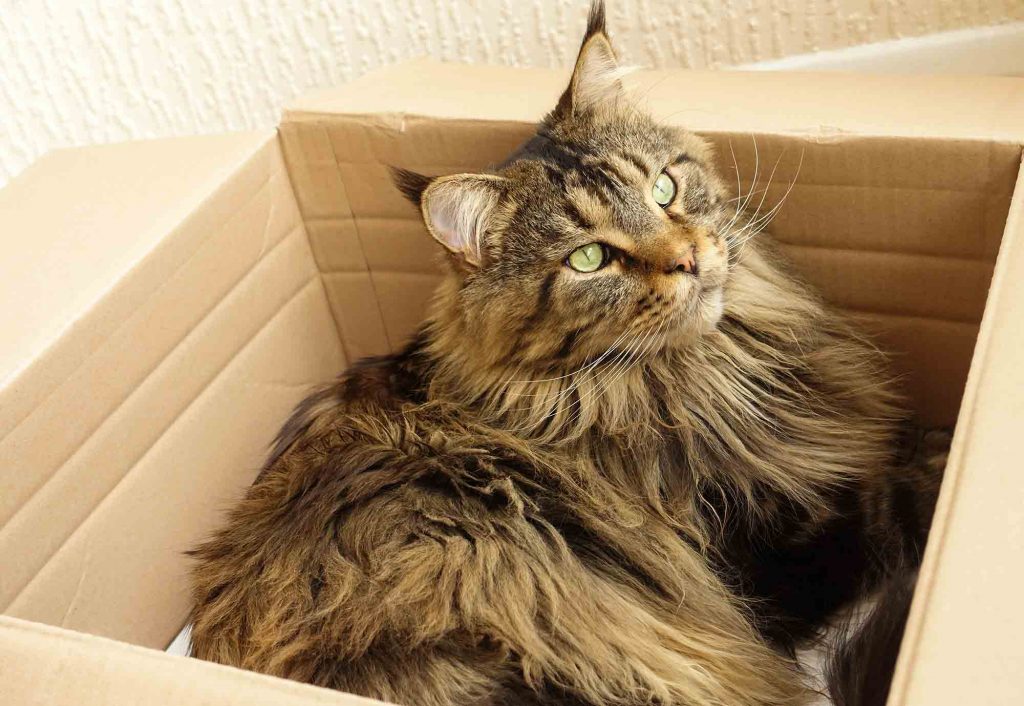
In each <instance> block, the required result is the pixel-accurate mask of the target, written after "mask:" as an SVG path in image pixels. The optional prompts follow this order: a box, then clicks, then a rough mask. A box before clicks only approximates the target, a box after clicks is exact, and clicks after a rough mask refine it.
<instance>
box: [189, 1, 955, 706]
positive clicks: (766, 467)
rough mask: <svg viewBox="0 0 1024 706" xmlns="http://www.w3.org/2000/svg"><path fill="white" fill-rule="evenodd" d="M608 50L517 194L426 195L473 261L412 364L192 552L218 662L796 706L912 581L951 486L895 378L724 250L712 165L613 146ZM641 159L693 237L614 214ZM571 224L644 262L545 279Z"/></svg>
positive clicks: (431, 212)
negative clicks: (941, 486)
mask: <svg viewBox="0 0 1024 706" xmlns="http://www.w3.org/2000/svg"><path fill="white" fill-rule="evenodd" d="M595 42H603V43H606V42H607V39H606V38H605V37H604V34H603V13H602V12H595V13H594V15H592V21H591V27H590V28H589V29H588V34H587V38H586V40H585V42H584V47H583V50H581V58H580V60H579V62H578V63H577V69H576V73H575V74H574V79H573V83H572V84H571V85H570V89H569V90H568V91H567V93H566V96H568V97H563V100H562V102H560V104H559V107H558V108H556V111H555V113H553V114H552V116H551V117H549V119H548V120H547V121H546V122H545V124H544V125H542V127H541V130H540V131H539V132H538V137H536V138H534V140H532V141H531V142H530V143H527V145H526V146H524V148H523V149H522V150H521V151H520V152H519V153H518V154H517V155H515V156H514V157H513V158H512V159H510V160H509V162H508V163H507V164H506V165H503V166H502V167H501V168H500V169H499V170H498V175H495V176H490V175H486V176H473V177H466V179H465V180H464V181H465V183H464V184H463V183H459V184H458V188H460V189H464V191H463V192H460V193H459V194H458V195H457V198H455V201H453V202H448V201H443V202H441V203H440V204H439V205H438V202H439V201H441V200H442V198H448V195H446V194H445V192H444V189H446V188H449V187H450V186H451V185H452V184H455V183H456V182H455V180H456V179H459V178H457V177H456V178H450V179H451V181H446V180H427V179H423V178H418V177H415V176H412V175H408V174H406V175H403V177H402V182H401V183H402V186H403V188H404V190H405V191H406V193H407V194H408V195H410V196H411V197H412V198H413V199H414V200H415V201H417V202H421V203H422V205H423V209H424V214H425V216H426V218H427V222H428V226H429V227H430V228H431V231H432V233H433V234H434V235H435V237H437V238H438V239H439V240H441V241H442V242H444V243H445V244H446V246H448V247H449V249H451V250H452V251H453V253H455V255H456V256H457V257H454V258H453V262H452V266H451V268H450V272H449V275H448V277H447V278H446V280H445V283H444V284H443V285H442V287H441V289H440V291H439V294H438V297H437V299H436V301H435V303H434V306H433V308H432V312H431V315H430V318H429V320H428V323H427V325H426V326H425V327H424V329H423V331H422V332H421V334H420V335H419V336H418V337H417V339H416V340H415V341H414V342H413V343H411V344H410V345H409V347H408V348H407V349H406V350H405V351H404V352H403V353H401V354H398V355H396V356H392V357H386V358H382V359H377V360H372V361H365V362H363V363H361V364H359V365H357V366H355V367H354V368H353V369H352V370H350V371H349V372H348V373H346V375H345V376H343V377H342V378H341V379H340V380H339V381H338V382H337V383H335V384H333V385H331V386H328V387H326V388H323V389H322V390H320V391H318V392H317V393H315V394H314V395H312V396H311V397H310V398H308V399H307V400H306V402H304V403H303V404H302V405H301V406H300V407H299V409H298V410H297V411H296V412H295V414H294V415H293V417H292V418H291V419H290V420H289V422H288V423H287V424H286V426H285V428H284V430H283V431H282V434H281V436H280V438H279V440H278V443H277V445H276V447H275V449H274V450H273V452H272V454H271V457H270V459H269V461H268V462H267V465H266V467H265V468H264V470H263V471H262V473H261V474H260V476H259V478H258V479H257V481H256V483H255V484H254V485H253V487H252V488H251V489H250V491H249V492H248V494H247V496H246V498H245V499H244V500H243V501H242V503H241V504H240V505H239V506H238V507H237V508H236V509H235V510H234V511H233V513H232V514H231V517H230V520H229V522H228V524H227V526H226V527H225V528H224V529H222V530H221V531H220V532H219V533H218V534H217V535H216V536H215V537H214V538H213V539H212V540H210V541H209V542H207V543H206V544H204V545H203V546H202V547H200V548H199V549H198V550H197V551H196V555H197V557H198V559H199V563H198V566H197V568H196V571H195V574H194V577H195V588H194V595H195V598H196V608H195V610H194V612H193V632H192V638H193V651H194V654H196V655H197V656H199V657H203V658H206V659H211V660H215V661H219V662H224V663H228V664H234V665H237V666H241V667H245V668H248V669H253V670H257V671H263V672H268V673H271V674H277V675H281V676H286V677H289V678H294V679H299V680H303V681H309V682H312V683H315V684H320V685H324V686H330V687H333V688H338V689H343V690H346V691H352V692H355V693H359V694H365V695H370V696H375V697H378V698H383V699H386V700H392V701H395V702H397V703H402V704H423V705H424V706H442V705H444V706H456V705H463V704H465V705H467V706H469V705H473V706H476V705H480V706H483V705H485V704H530V703H538V704H590V705H592V706H599V705H601V704H649V703H664V704H687V705H695V706H696V705H708V706H710V705H712V704H716V705H722V706H724V705H725V704H731V705H735V704H751V705H753V704H762V705H767V704H798V703H802V702H804V701H805V700H806V698H807V696H808V691H807V689H806V687H805V686H804V685H803V684H802V681H801V677H800V674H799V672H798V670H797V669H796V668H795V666H794V664H793V663H792V662H791V660H790V659H789V658H788V657H787V656H786V654H788V652H789V651H790V650H791V649H792V648H793V647H794V646H795V645H796V644H797V643H799V642H800V641H801V640H804V639H806V638H807V637H809V636H811V635H812V634H813V633H814V632H815V631H816V630H818V629H819V628H820V627H821V626H822V624H823V622H824V621H825V620H826V619H827V618H828V617H829V616H831V615H832V614H833V613H834V612H835V610H836V609H837V608H839V607H840V606H842V605H843V604H844V603H846V602H848V601H849V600H850V599H852V598H854V597H856V596H857V595H859V594H860V592H861V591H862V590H864V589H865V588H866V587H867V586H869V585H870V584H871V583H872V582H873V581H875V580H877V578H878V577H881V576H882V575H884V574H885V573H886V572H887V571H889V570H890V569H891V568H892V567H896V566H902V565H907V564H913V563H916V561H917V557H918V555H919V552H920V549H921V546H922V544H923V541H924V537H925V533H926V530H927V524H928V518H929V517H930V508H931V504H932V502H933V501H934V493H935V491H936V489H937V483H938V481H937V475H936V474H935V473H927V472H925V471H924V470H920V471H918V470H908V469H907V468H905V467H904V468H901V465H900V461H899V459H898V450H897V449H898V446H899V444H898V439H897V427H898V423H899V419H900V416H901V415H900V413H899V412H898V411H897V407H896V405H895V400H894V396H893V394H892V392H891V390H890V389H889V386H888V384H887V383H886V382H885V376H884V373H883V371H884V361H883V359H882V356H881V354H879V353H878V352H877V351H876V350H875V349H874V348H873V347H872V346H870V345H869V344H867V343H866V342H864V341H863V340H862V339H861V338H860V337H858V336H857V335H856V333H855V332H854V331H853V329H851V328H850V327H848V326H847V325H846V324H845V323H843V322H842V321H841V320H840V318H839V317H838V316H837V315H836V314H835V313H834V312H832V311H831V310H829V309H828V308H827V307H825V306H824V305H823V304H822V303H821V302H820V301H819V300H818V298H817V297H816V296H815V295H814V294H812V293H811V292H810V291H809V290H808V289H807V288H806V287H805V286H804V285H802V284H800V283H799V281H798V280H797V279H795V278H794V277H792V276H791V275H789V274H788V273H786V271H785V268H784V266H782V265H780V263H779V262H778V260H777V258H776V257H775V255H773V254H772V253H771V251H770V245H769V244H768V243H762V242H757V241H751V242H744V243H742V244H739V245H736V244H735V243H730V242H729V238H728V235H727V233H725V232H724V231H725V230H727V229H723V226H724V224H725V222H726V221H728V220H729V218H728V216H729V215H730V214H728V213H725V212H724V209H723V202H724V199H723V198H722V195H723V194H724V190H723V189H722V186H721V184H720V183H719V182H718V180H717V178H716V177H715V176H714V175H713V173H712V172H711V170H710V165H709V162H708V155H707V150H706V148H705V147H704V146H703V145H702V143H700V142H699V141H698V140H696V139H695V138H692V137H691V136H687V135H682V134H680V135H677V134H674V133H673V134H672V135H671V136H670V138H671V139H670V138H669V137H665V136H664V135H663V134H661V133H658V135H655V137H656V138H658V139H654V138H651V140H652V142H651V144H646V143H645V142H644V140H645V133H644V131H656V130H659V129H660V128H656V127H655V126H653V123H650V121H649V120H647V119H645V118H643V117H642V116H636V115H635V114H633V113H629V114H628V119H622V120H617V121H613V120H611V119H609V120H607V121H605V122H598V123H595V122H594V120H595V119H596V118H595V115H594V113H593V111H591V112H587V111H585V110H583V107H588V106H589V107H590V108H592V107H593V106H592V104H591V103H590V102H591V101H596V100H605V99H607V98H608V96H607V95H606V94H605V93H602V92H600V91H595V90H594V89H593V87H586V86H583V85H582V84H583V82H584V81H591V82H593V81H598V80H600V79H601V78H602V77H601V76H598V75H596V74H594V75H591V74H588V71H590V70H594V71H596V69H594V68H593V67H588V66H587V61H588V60H587V58H586V54H587V52H588V51H590V53H591V54H593V53H594V52H595V51H598V52H605V51H607V52H609V53H610V47H609V49H607V50H605V49H604V48H603V46H597V47H595V46H594V45H595ZM588 48H589V49H588ZM598 58H599V59H600V60H601V61H602V62H604V63H607V57H606V56H604V55H602V56H599V57H598ZM598 68H602V67H598ZM604 68H607V67H604ZM616 81H617V79H616ZM599 87H601V86H599ZM604 88H607V86H605V87H604ZM583 104H586V105H585V106H584V105H583ZM581 106H583V107H581ZM574 111H577V112H574ZM588 121H589V122H588ZM595 125H596V126H597V127H595ZM601 135H604V136H606V137H607V138H608V139H607V140H606V142H605V143H602V140H601ZM595 136H596V137H595ZM608 136H611V137H608ZM662 138H664V139H662ZM659 139H662V142H665V145H667V146H665V145H661V143H660V142H658V140H659ZM623 145H625V147H622V146H623ZM659 145H661V146H659ZM659 150H660V151H662V152H664V156H663V157H661V156H658V155H659ZM638 152H639V153H640V154H642V155H643V156H644V157H646V158H649V159H650V161H651V162H652V163H653V164H655V165H657V164H660V163H661V162H658V161H657V160H659V159H660V160H663V161H664V163H666V164H670V165H672V166H670V167H666V168H665V172H663V173H664V174H666V175H669V174H671V175H672V176H673V178H674V179H676V180H677V182H678V183H680V184H683V183H685V185H686V186H687V189H688V193H686V194H685V195H684V196H685V198H683V197H681V198H680V199H678V202H679V203H678V204H676V203H675V202H674V201H673V202H670V204H669V205H667V206H665V205H663V206H662V208H665V209H666V211H665V214H666V216H667V219H666V218H665V216H662V215H660V212H659V211H657V210H654V211H650V212H648V211H649V209H648V207H647V205H646V204H644V203H643V202H642V200H641V202H640V206H637V205H636V204H627V205H625V206H622V205H621V204H619V203H618V202H617V201H615V198H614V197H615V195H616V194H620V195H621V194H624V193H626V192H627V186H628V184H627V182H628V183H629V184H632V183H633V182H634V181H635V182H636V183H638V184H640V187H638V188H643V184H645V183H647V182H645V181H644V179H643V178H642V173H643V171H644V170H645V169H647V168H649V167H648V166H647V165H646V164H645V163H643V161H642V160H640V159H637V158H636V156H635V154H636V153H638ZM595 155H596V156H595ZM626 162H633V163H634V166H635V168H636V171H638V172H640V173H641V175H640V176H630V175H624V174H623V172H624V171H628V169H629V168H630V167H629V165H627V164H626ZM636 162H640V163H639V164H637V163H636ZM660 168H661V167H659V166H656V167H655V169H656V170H657V169H660ZM656 173H657V172H656V171H654V172H652V174H656ZM652 178H653V177H652ZM629 188H632V187H629ZM648 188H649V187H648ZM489 189H498V190H497V191H494V192H489V191H488V190H489ZM432 190H433V191H432ZM551 193H561V194H563V195H568V199H567V200H559V201H552V200H551V199H550V198H549V199H548V201H544V200H543V195H544V194H551ZM467 194H468V196H467ZM538 194H540V195H541V196H538ZM563 198H564V197H563ZM656 198H657V192H656ZM460 199H461V200H460ZM659 204H660V202H659ZM446 209H447V210H446ZM453 209H455V210H453ZM459 209H462V210H459ZM672 209H678V211H673V210H672ZM524 214H525V215H524ZM652 214H653V215H652ZM684 214H688V215H684ZM560 219H561V220H560ZM551 223H560V224H561V226H560V227H561V228H562V229H563V231H567V229H570V228H574V229H575V231H573V232H576V231H579V230H583V231H588V232H597V231H600V232H602V233H604V234H605V235H604V236H603V237H607V238H609V239H610V240H612V241H613V245H614V248H613V247H612V245H609V246H608V247H607V248H606V249H605V250H603V251H602V252H603V253H607V252H611V251H612V250H613V249H614V250H615V251H616V252H619V251H620V250H621V259H616V260H615V261H614V262H612V261H610V260H609V261H604V260H602V264H601V265H600V266H599V268H598V269H596V270H587V269H585V268H586V267H589V265H587V264H586V260H585V259H584V260H580V262H582V263H583V265H581V267H584V269H576V270H575V271H567V270H568V267H567V265H566V270H565V271H563V270H560V269H555V268H556V267H562V259H563V258H565V254H564V252H565V250H566V249H568V248H567V246H564V245H558V246H557V248H556V247H554V246H552V252H554V253H556V257H557V259H556V260H555V261H554V265H549V264H545V263H546V262H547V259H545V258H541V257H538V256H536V255H535V253H536V252H537V251H538V250H540V251H543V249H544V248H545V247H547V245H546V243H548V242H549V241H552V240H556V239H557V238H556V237H555V236H546V237H545V239H544V240H543V241H540V243H539V244H530V245H529V248H527V247H526V240H525V239H527V238H531V237H537V235H536V234H537V233H538V232H540V231H541V230H542V229H543V228H546V227H550V226H549V225H548V224H551ZM612 223H614V225H610V224H612ZM567 224H568V225H567ZM467 228H468V230H467ZM665 229H668V230H665ZM680 229H682V230H680ZM612 230H614V231H615V232H614V233H612V232H611V231H612ZM720 231H721V232H720ZM496 232H501V238H500V244H499V243H498V241H497V240H496V236H495V235H494V233H496ZM652 232H657V233H660V235H658V236H657V238H654V239H651V240H648V239H647V235H646V234H647V233H652ZM680 233H685V235H679V234H680ZM572 237H576V236H575V235H574V236H572ZM581 237H583V236H581ZM591 237H593V236H591ZM616 238H618V240H616ZM652 238H653V236H652ZM675 238H685V239H688V240H686V242H687V243H692V244H690V245H688V247H689V250H683V251H676V250H673V251H672V253H671V254H670V265H669V266H668V267H667V268H666V269H665V270H664V271H662V270H661V269H658V268H660V267H661V266H660V265H652V264H651V263H656V262H658V260H657V257H659V256H660V255H658V253H660V252H661V250H662V249H664V248H665V247H675V246H666V243H670V242H671V243H674V242H676V241H675V240H674V239H675ZM666 239H669V240H666ZM573 242H576V241H573ZM582 242H586V241H585V240H583V241H582ZM556 245H557V244H556ZM733 245H736V246H735V247H733ZM602 247H604V246H602ZM558 248H561V249H558ZM645 248H646V250H645ZM499 252H500V257H498V253H499ZM559 252H561V253H562V254H561V255H557V253H559ZM679 252H682V254H679ZM572 253H573V254H575V253H576V251H572ZM650 253H653V254H650ZM570 260H572V257H570ZM567 262H568V261H567ZM574 262H575V261H574ZM698 263H699V268H698ZM502 268H508V269H509V270H510V272H512V273H514V274H515V276H516V277H515V278H514V279H513V278H511V277H509V278H507V279H504V280H500V279H498V277H500V276H501V270H502ZM531 268H535V271H532V270H531ZM613 268H614V269H613ZM631 268H635V269H631ZM574 269H575V267H574ZM589 272H595V273H596V274H597V276H598V277H599V278H600V279H594V278H593V277H591V278H589V279H588V277H586V276H583V275H581V274H578V273H589ZM602 272H604V274H601V273H602ZM496 273H497V274H496ZM531 274H532V279H531V277H530V275H531ZM613 278H616V279H613ZM680 278H682V279H680ZM531 282H532V285H531V286H527V285H528V284H530V283H531ZM499 283H500V284H499ZM585 286H586V287H600V288H601V289H600V291H598V292H597V293H594V292H591V290H587V289H581V288H582V287H585ZM588 297H591V298H592V299H591V300H588V299H587V298H588ZM597 297H606V298H608V299H614V303H613V304H612V303H610V302H604V301H598V300H597V299H596V298H597ZM581 298H582V300H583V301H585V302H586V301H590V302H591V304H594V302H597V304H599V306H593V307H592V309H593V312H591V311H590V310H587V309H584V310H583V311H582V314H581V311H580V310H579V309H573V308H572V307H574V306H578V305H579V302H580V301H581ZM590 313H596V316H592V315H590ZM617 321H621V322H623V323H621V324H620V323H617ZM603 324H607V328H608V330H607V331H602V330H601V329H600V326H602V325H603Z"/></svg>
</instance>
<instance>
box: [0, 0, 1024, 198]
mask: <svg viewBox="0 0 1024 706" xmlns="http://www.w3.org/2000/svg"><path fill="white" fill-rule="evenodd" d="M587 4H588V1H587V0H121V1H119V2H117V1H113V0H0V185H2V183H3V182H4V181H6V180H7V179H8V178H10V177H11V176H12V175H14V174H16V173H17V172H18V171H20V170H21V169H23V168H24V167H25V166H26V165H27V164H28V163H30V162H31V161H32V160H34V159H35V158H36V157H37V156H39V155H40V154H41V153H43V152H45V151H46V150H48V149H51V148H53V147H58V146H64V145H73V144H84V143H93V142H105V141H115V140H124V139H130V138H145V137H157V136H164V135H175V134H190V133H201V132H216V131H222V130H233V129H240V128H246V127H260V126H271V125H273V124H274V123H275V122H276V117H277V114H278V110H279V108H280V106H281V104H282V103H283V102H284V101H286V100H287V99H288V98H290V97H291V96H293V95H295V94H297V93H300V92H302V91H304V90H306V89H308V88H311V87H314V86H327V85H331V84H337V83H341V82H343V81H345V80H348V79H351V78H353V77H355V76H357V75H359V74H361V73H363V72H365V71H367V70H369V69H372V68H374V67H376V66H379V65H381V64H385V63H390V62H395V61H398V60H400V59H404V58H407V57H412V56H419V55H430V56H433V57H436V58H441V59H448V60H458V61H474V62H490V63H494V62H497V63H507V64H520V65H543V66H556V65H565V64H567V63H568V62H569V61H570V60H571V59H572V54H573V52H574V51H575V49H576V44H577V39H578V36H579V34H580V32H581V31H582V26H583V21H584V20H583V18H584V16H585V14H586V7H587ZM609 9H610V20H609V24H610V29H611V30H612V33H613V35H614V38H615V40H616V44H617V45H618V47H619V48H620V50H621V52H622V54H623V57H624V59H625V61H627V62H628V63H631V64H641V65H649V66H690V67H717V66H724V65H730V64H739V63H745V62H750V61H757V60H762V59H769V58H774V57H779V56H785V55H790V54H796V53H802V52H808V51H814V50H818V49H827V48H835V47H842V46H849V45H853V44H859V43H863V42H867V41H877V40H882V39H891V38H895V37H899V36H909V35H918V34H927V33H931V32H938V31H943V30H948V29H954V28H960V27H968V26H974V25H989V24H998V23H1002V22H1006V21H1011V20H1018V19H1024V0H667V1H666V0H610V2H609Z"/></svg>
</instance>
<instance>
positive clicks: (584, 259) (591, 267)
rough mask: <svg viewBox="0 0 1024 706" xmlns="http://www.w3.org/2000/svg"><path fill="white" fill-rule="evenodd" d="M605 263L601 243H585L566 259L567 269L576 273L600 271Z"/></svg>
mask: <svg viewBox="0 0 1024 706" xmlns="http://www.w3.org/2000/svg"><path fill="white" fill-rule="evenodd" d="M604 261H605V250H604V246H603V245H601V243H587V244H586V245H584V246H583V247H582V248H576V249H575V250H573V251H572V252H571V253H569V257H568V258H567V259H566V262H567V263H568V264H569V267H571V268H572V269H574V270H576V271H577V272H594V271H596V270H599V269H601V267H602V266H603V265H604Z"/></svg>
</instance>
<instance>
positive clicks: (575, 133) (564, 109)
mask: <svg viewBox="0 0 1024 706" xmlns="http://www.w3.org/2000/svg"><path fill="white" fill-rule="evenodd" d="M620 75H621V72H620V71H619V69H618V67H617V64H616V62H615V57H614V53H613V51H612V48H611V44H610V42H609V41H608V38H607V36H606V35H605V33H604V22H603V13H602V12H597V13H593V14H592V17H591V23H590V26H589V27H588V31H587V36H586V38H585V39H584V43H583V46H582V48H581V50H580V56H579V58H578V60H577V63H576V68H575V71H574V73H573V77H572V79H571V82H570V85H569V87H568V88H567V89H566V92H565V94H564V95H563V96H562V99H561V100H560V101H559V103H558V106H557V107H556V108H555V110H554V111H553V112H552V113H551V114H550V115H549V116H548V117H547V118H546V119H545V121H544V122H543V123H542V124H541V126H540V128H539V129H538V132H537V134H536V135H535V136H534V137H533V138H531V139H530V140H529V141H527V142H526V143H525V144H524V145H523V146H522V147H520V148H519V149H518V150H517V151H516V152H515V153H514V154H513V155H512V156H511V157H509V158H508V160H506V162H505V163H504V164H503V165H502V166H501V167H499V168H498V169H497V171H496V172H495V173H493V174H487V175H469V174H462V175H454V176H450V177H440V178H437V179H434V180H427V179H425V178H418V177H416V176H415V175H411V174H408V173H404V174H400V175H399V185H400V186H401V187H402V188H403V190H404V191H405V192H406V193H407V195H409V196H410V197H411V198H413V200H415V201H417V202H418V203H420V205H421V208H422V210H423V214H424V218H425V220H426V223H427V226H428V228H429V230H430V231H431V233H432V234H433V235H434V237H435V238H437V239H438V240H439V241H440V242H441V243H442V244H444V245H445V246H446V247H447V248H448V249H449V250H450V251H451V253H452V261H453V265H454V270H455V271H456V272H457V278H456V279H457V282H458V284H457V293H455V295H454V298H455V302H456V303H455V307H456V308H457V310H458V316H459V317H461V318H462V320H463V324H464V327H463V328H464V330H465V331H467V332H470V335H473V336H476V337H478V338H479V341H480V348H481V355H483V356H486V357H489V358H492V359H496V360H500V358H501V357H502V356H505V357H507V358H508V360H509V361H510V362H514V364H515V365H517V366H523V365H526V366H529V367H533V368H549V369H558V368H562V367H565V366H577V365H581V364H585V363H587V362H591V361H594V360H596V359H600V358H601V357H602V356H604V358H605V360H608V361H611V360H612V359H613V358H614V357H621V356H624V355H626V356H642V355H644V354H645V353H650V352H652V351H654V350H657V349H660V348H662V347H664V346H684V345H687V344H688V343H689V342H691V341H693V340H694V339H695V338H696V337H698V336H701V335H704V334H706V333H707V332H709V331H711V330H713V329H714V327H715V324H716V323H717V322H718V319H719V318H720V316H721V314H722V308H723V286H724V284H725V280H726V277H727V275H728V259H729V253H728V243H727V239H726V238H725V237H724V234H723V230H724V227H725V225H726V223H727V221H728V220H729V218H727V216H728V215H731V214H730V213H728V209H727V208H726V200H725V199H726V196H725V190H724V188H723V185H722V183H721V181H720V179H719V178H718V177H717V175H716V174H715V173H714V171H713V169H712V166H711V163H710V151H709V149H708V147H707V145H706V144H705V143H704V142H703V141H702V140H700V139H699V138H697V137H695V136H693V135H691V134H688V133H685V132H683V131H681V130H677V129H674V128H669V127H666V126H662V125H659V124H657V123H656V122H655V121H654V120H652V119H651V118H650V117H649V116H647V115H644V114H643V113H641V112H639V111H637V110H636V109H635V108H634V107H632V106H631V105H629V104H628V103H627V101H626V99H625V96H624V95H623V93H622V87H621V84H620V82H619V77H620Z"/></svg>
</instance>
